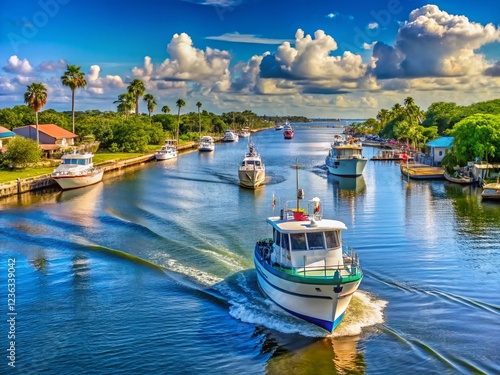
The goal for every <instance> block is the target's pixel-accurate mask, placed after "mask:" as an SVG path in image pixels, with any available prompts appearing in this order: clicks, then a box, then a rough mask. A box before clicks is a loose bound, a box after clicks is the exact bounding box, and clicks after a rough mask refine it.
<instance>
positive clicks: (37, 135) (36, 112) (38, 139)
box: [35, 111, 40, 144]
mask: <svg viewBox="0 0 500 375" xmlns="http://www.w3.org/2000/svg"><path fill="white" fill-rule="evenodd" d="M35 120H36V144H40V136H39V133H38V111H35Z"/></svg>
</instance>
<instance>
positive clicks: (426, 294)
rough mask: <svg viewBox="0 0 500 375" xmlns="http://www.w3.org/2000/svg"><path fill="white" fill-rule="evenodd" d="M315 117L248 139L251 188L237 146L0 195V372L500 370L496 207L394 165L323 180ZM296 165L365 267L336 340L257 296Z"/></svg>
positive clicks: (328, 133)
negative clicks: (252, 151) (261, 173)
mask: <svg viewBox="0 0 500 375" xmlns="http://www.w3.org/2000/svg"><path fill="white" fill-rule="evenodd" d="M314 125H318V124H313V125H311V124H295V138H294V139H293V140H291V141H286V140H284V139H283V135H282V132H280V131H275V130H274V129H270V130H265V131H261V132H258V133H255V134H254V135H253V141H254V143H255V146H256V149H257V151H258V152H259V153H261V155H262V158H263V161H264V163H265V164H266V171H267V179H266V183H265V185H264V186H262V187H261V188H259V189H257V190H256V191H252V190H246V189H244V188H241V187H239V186H238V175H237V169H238V165H239V163H240V162H241V160H242V158H243V156H244V152H245V151H246V146H247V142H246V140H244V139H241V140H240V142H238V143H227V144H217V146H216V150H215V152H213V153H198V152H190V153H186V154H182V155H180V156H179V157H178V158H177V159H176V160H170V161H163V162H151V163H147V164H144V165H142V166H139V167H136V168H131V169H129V170H128V171H127V173H125V174H107V175H105V177H104V181H103V182H102V183H100V184H97V185H94V186H90V187H87V188H82V189H77V190H72V191H65V192H61V191H54V190H52V191H43V192H38V193H37V194H30V195H24V196H21V197H20V198H17V197H14V198H12V197H11V198H9V199H4V200H0V290H1V292H0V296H2V299H1V301H0V314H1V315H2V316H3V318H2V319H1V321H2V323H0V344H1V349H2V352H3V353H4V355H2V356H1V359H0V373H2V374H3V373H10V372H12V371H10V370H13V369H14V368H13V366H15V369H16V370H17V372H18V373H20V374H57V375H62V374H195V373H204V374H218V375H222V374H408V373H425V374H470V373H484V374H495V373H496V374H498V373H500V361H499V356H498V349H497V346H498V337H500V324H499V323H498V322H499V318H500V292H499V291H500V272H499V266H500V241H499V240H500V205H499V204H496V203H489V202H483V201H481V197H480V191H479V189H478V188H475V187H462V186H459V185H454V184H451V183H449V182H447V181H444V180H443V181H410V183H409V186H407V181H406V180H405V179H404V178H402V176H401V173H400V171H399V166H398V164H396V163H395V162H387V161H369V162H368V164H367V166H366V169H365V171H364V175H363V176H362V177H359V178H356V179H352V178H351V179H338V178H334V177H333V176H331V175H328V174H327V172H326V168H325V164H324V159H325V157H326V155H327V153H328V148H329V145H330V142H331V140H332V138H333V134H334V133H336V132H338V131H339V129H338V128H333V127H324V126H314ZM363 152H364V154H365V156H367V157H368V158H370V157H372V156H373V155H376V154H378V153H379V150H378V149H376V148H371V147H365V148H364V150H363ZM296 161H298V164H299V165H300V166H301V167H302V168H301V169H300V171H299V187H300V188H303V189H304V191H305V196H306V200H307V199H311V198H313V197H320V198H321V205H322V209H323V214H324V216H328V217H334V218H336V219H338V220H341V221H343V222H345V223H346V225H347V228H348V230H347V231H346V232H345V233H344V235H343V239H344V241H345V242H346V243H348V244H349V245H350V246H352V247H353V248H354V249H356V251H357V252H358V254H359V256H360V260H361V266H362V269H363V272H364V279H363V281H362V283H361V285H360V289H359V292H357V293H356V295H355V297H354V298H353V301H352V303H351V305H350V307H349V308H348V310H347V312H346V317H345V319H344V321H343V322H342V324H341V325H340V326H339V327H338V329H337V330H336V331H335V332H334V334H333V335H327V334H325V332H324V331H322V330H321V329H319V328H317V327H315V326H312V325H310V324H308V323H305V322H303V321H301V320H299V319H296V318H294V317H291V316H290V315H288V314H286V313H284V312H282V311H281V310H279V309H278V308H277V307H276V306H274V305H273V304H272V303H271V302H270V301H268V300H266V299H265V298H263V297H262V295H260V293H259V291H258V289H257V282H256V275H255V269H254V266H253V260H252V254H253V248H254V245H255V241H256V240H258V239H260V238H263V237H269V235H270V228H269V227H268V224H266V222H265V218H266V217H267V216H270V215H271V214H272V197H273V195H274V196H276V197H279V198H283V199H294V197H295V184H296V180H295V170H294V169H293V168H291V166H292V165H293V164H295V163H296ZM12 285H14V287H15V290H12ZM8 295H9V298H7V296H8ZM11 297H13V298H11ZM12 299H14V300H12ZM12 344H14V346H13V347H12ZM12 355H13V357H12ZM9 356H10V357H11V358H9ZM12 373H13V372H12Z"/></svg>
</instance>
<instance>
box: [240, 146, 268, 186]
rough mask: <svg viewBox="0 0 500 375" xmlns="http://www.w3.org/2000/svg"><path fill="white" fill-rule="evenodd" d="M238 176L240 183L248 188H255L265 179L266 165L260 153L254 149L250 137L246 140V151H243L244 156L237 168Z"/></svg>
mask: <svg viewBox="0 0 500 375" xmlns="http://www.w3.org/2000/svg"><path fill="white" fill-rule="evenodd" d="M238 177H239V179H240V185H241V186H243V187H246V188H250V189H255V188H257V187H258V186H260V185H262V183H263V182H264V180H265V179H266V167H265V165H264V163H263V162H262V159H261V157H260V155H259V154H258V153H257V151H256V150H255V146H254V144H253V143H252V139H251V138H249V141H248V152H246V153H245V157H244V158H243V161H242V162H241V166H240V167H239V169H238Z"/></svg>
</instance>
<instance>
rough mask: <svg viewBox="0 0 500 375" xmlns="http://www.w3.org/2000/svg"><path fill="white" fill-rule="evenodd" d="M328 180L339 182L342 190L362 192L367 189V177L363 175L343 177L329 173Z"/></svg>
mask: <svg viewBox="0 0 500 375" xmlns="http://www.w3.org/2000/svg"><path fill="white" fill-rule="evenodd" d="M328 181H332V183H334V184H338V186H339V189H340V190H347V191H353V192H356V193H360V192H362V191H364V190H365V189H366V183H365V178H364V177H363V176H362V175H361V176H358V177H341V176H335V175H332V174H328Z"/></svg>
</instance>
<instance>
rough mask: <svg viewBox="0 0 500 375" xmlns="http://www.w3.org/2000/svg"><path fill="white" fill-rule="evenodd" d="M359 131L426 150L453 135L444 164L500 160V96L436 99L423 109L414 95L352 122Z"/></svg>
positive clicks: (353, 126)
mask: <svg viewBox="0 0 500 375" xmlns="http://www.w3.org/2000/svg"><path fill="white" fill-rule="evenodd" d="M351 127H352V128H353V130H354V131H355V132H357V133H360V134H376V135H379V136H381V137H382V138H388V139H395V140H398V141H400V142H405V143H407V144H408V145H409V146H410V147H412V148H414V149H416V150H420V151H424V146H425V144H426V143H427V142H429V141H431V140H433V139H436V138H438V137H440V136H453V137H454V141H453V146H452V147H451V149H450V150H449V151H448V152H447V155H446V156H445V158H444V159H443V165H445V166H447V165H449V166H454V165H465V164H466V163H467V162H468V161H486V162H499V161H500V99H494V100H490V101H485V102H479V103H474V104H471V105H469V106H459V105H457V104H456V103H451V102H436V103H433V104H431V105H430V106H429V108H428V109H427V111H423V110H421V109H420V108H419V107H418V106H417V105H416V104H415V101H414V100H413V98H412V97H407V98H406V99H404V101H403V104H400V103H395V104H394V105H393V106H392V108H391V109H381V110H379V111H378V113H377V116H376V118H369V119H367V120H366V121H364V122H361V123H357V124H353V125H352V126H351Z"/></svg>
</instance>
